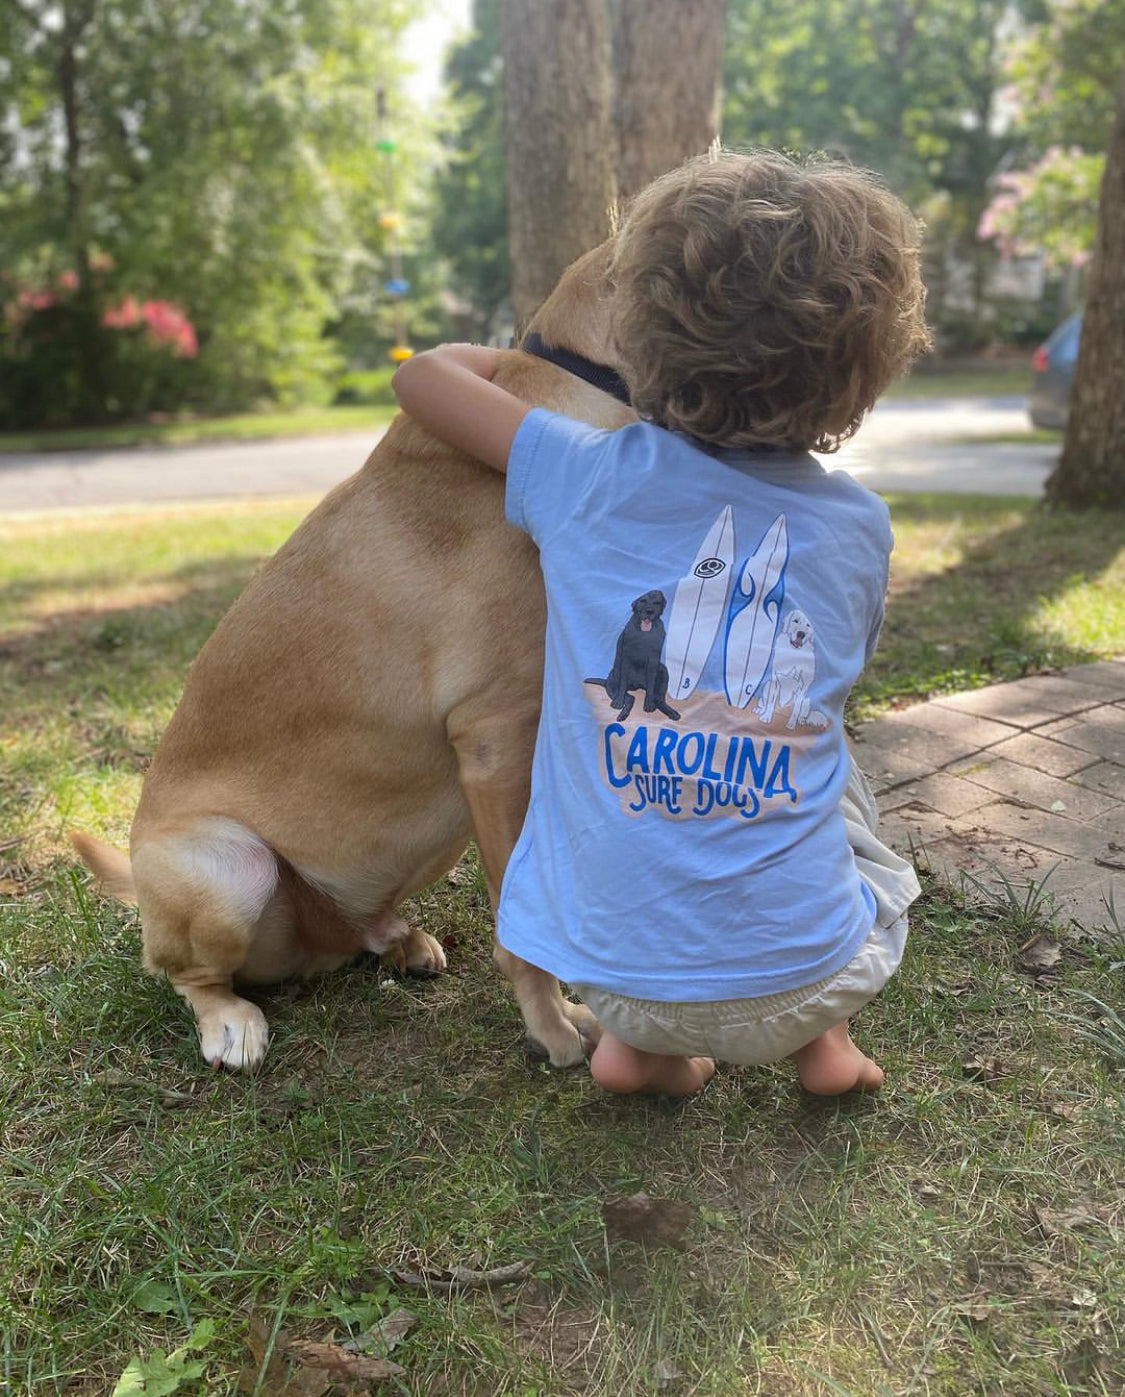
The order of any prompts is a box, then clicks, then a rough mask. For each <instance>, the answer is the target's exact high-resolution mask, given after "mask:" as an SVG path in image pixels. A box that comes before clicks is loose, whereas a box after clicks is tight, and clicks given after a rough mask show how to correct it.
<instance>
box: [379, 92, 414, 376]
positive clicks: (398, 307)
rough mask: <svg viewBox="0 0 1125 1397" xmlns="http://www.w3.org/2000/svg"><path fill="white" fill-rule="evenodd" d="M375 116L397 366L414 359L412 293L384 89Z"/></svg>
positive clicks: (381, 222)
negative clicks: (406, 273) (408, 329)
mask: <svg viewBox="0 0 1125 1397" xmlns="http://www.w3.org/2000/svg"><path fill="white" fill-rule="evenodd" d="M375 115H376V138H375V150H376V151H377V153H378V155H379V157H380V161H381V164H382V167H383V199H384V204H385V207H384V209H383V212H382V213H381V214H380V215H379V227H380V228H381V229H382V230H383V232H384V233H386V235H387V239H386V249H387V261H388V263H389V266H390V273H391V274H390V276H389V277H388V278H387V280H386V281H384V283H383V291H384V292H385V293H386V295H387V296H388V297H389V298H390V301H391V309H392V313H393V323H394V340H395V342H394V344H393V345H392V346H391V348H390V351H389V353H390V357H391V359H392V360H393V361H394V362H395V363H396V364H401V363H403V362H404V360H406V359H409V358H411V356H412V355H413V353H414V351H413V349H411V348H410V346H409V345H408V344H407V342H406V321H407V313H406V298H407V296H408V295H409V294H410V282H409V281H407V279H406V278H405V277H404V276H403V274H402V239H401V233H402V215H401V214H399V213H398V212H397V210H396V209H395V151H396V145H395V142H394V140H393V139H392V138H391V137H390V136H388V135H387V132H386V123H387V94H386V92H385V90H384V89H383V88H382V87H377V88H376V89H375Z"/></svg>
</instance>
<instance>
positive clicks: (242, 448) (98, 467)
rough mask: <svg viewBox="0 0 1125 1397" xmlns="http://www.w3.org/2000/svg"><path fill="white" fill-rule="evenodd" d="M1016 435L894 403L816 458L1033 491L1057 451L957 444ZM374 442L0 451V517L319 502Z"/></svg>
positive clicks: (953, 412)
mask: <svg viewBox="0 0 1125 1397" xmlns="http://www.w3.org/2000/svg"><path fill="white" fill-rule="evenodd" d="M1027 428H1028V421H1027V411H1026V407H1025V404H1024V400H1023V399H1022V398H941V399H928V400H925V401H923V400H921V399H917V400H909V399H902V400H900V401H892V402H889V403H885V404H882V405H880V406H879V407H878V408H876V410H875V411H874V412H873V413H872V415H871V418H870V420H869V421H868V422H867V423H865V424H864V427H863V429H862V431H861V432H860V433H859V436H858V437H857V438H856V440H855V441H852V442H849V443H847V445H846V446H845V447H844V448H843V449H842V450H841V451H840V452H839V453H838V454H837V455H836V456H834V457H827V458H825V460H826V464H828V465H829V466H830V467H841V468H843V469H844V470H847V471H850V472H851V474H853V475H854V476H855V477H856V478H857V479H858V480H861V481H862V482H863V484H864V485H866V486H868V487H869V488H870V489H872V490H879V491H892V490H910V491H922V490H948V491H955V492H965V493H969V494H998V495H1038V494H1039V493H1040V492H1041V491H1042V488H1043V482H1044V480H1046V478H1047V475H1048V474H1049V473H1050V470H1051V467H1052V466H1053V465H1054V461H1055V458H1056V456H1057V455H1058V448H1057V446H1050V445H1046V446H1045V445H1042V444H1039V443H1025V444H1018V443H1004V444H998V443H988V444H983V443H982V444H977V445H965V444H958V440H957V439H958V438H965V437H989V436H996V435H1000V434H1010V433H1019V432H1024V431H1026V430H1027ZM381 435H382V429H379V428H375V429H373V430H372V431H370V432H364V433H349V434H347V435H341V436H331V437H315V438H313V437H306V438H301V439H297V440H293V439H290V440H280V441H261V442H252V443H249V444H245V443H239V444H236V445H221V444H218V445H205V446H168V447H137V448H134V449H132V450H120V451H71V452H44V453H26V454H21V455H15V454H12V455H3V454H0V514H12V513H38V512H40V511H43V510H57V509H89V508H92V507H102V508H106V507H114V506H119V505H131V504H165V503H171V502H174V501H187V500H217V499H246V498H252V497H258V496H269V495H321V494H324V493H325V492H326V491H327V490H329V489H331V487H332V486H333V485H335V484H337V483H338V482H339V481H341V480H343V479H344V478H345V477H346V476H349V475H351V474H352V472H353V471H356V470H358V469H359V467H360V466H361V465H362V464H363V462H364V461H365V460H366V459H367V456H368V453H369V452H370V451H371V448H372V447H373V446H374V445H375V443H376V442H377V441H378V440H379V438H380V436H381Z"/></svg>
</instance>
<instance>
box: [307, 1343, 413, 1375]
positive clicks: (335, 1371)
mask: <svg viewBox="0 0 1125 1397" xmlns="http://www.w3.org/2000/svg"><path fill="white" fill-rule="evenodd" d="M287 1352H289V1353H291V1354H292V1355H293V1357H294V1358H295V1359H296V1360H297V1362H298V1363H300V1364H302V1365H303V1366H304V1367H306V1368H313V1369H319V1370H321V1371H322V1372H324V1373H327V1374H328V1376H329V1378H330V1379H331V1380H332V1382H334V1383H341V1382H344V1383H352V1384H354V1383H367V1382H379V1381H380V1380H381V1379H383V1378H401V1377H404V1376H405V1374H406V1369H405V1368H401V1367H399V1365H398V1364H397V1363H392V1362H391V1360H390V1359H389V1358H371V1357H369V1356H368V1355H367V1354H365V1353H349V1352H348V1351H347V1350H346V1349H343V1348H341V1347H340V1345H339V1344H318V1343H314V1342H313V1341H312V1340H311V1339H291V1340H290V1341H289V1347H288V1350H287Z"/></svg>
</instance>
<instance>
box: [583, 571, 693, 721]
mask: <svg viewBox="0 0 1125 1397" xmlns="http://www.w3.org/2000/svg"><path fill="white" fill-rule="evenodd" d="M666 605H667V602H666V601H665V599H664V593H663V592H646V593H645V594H644V596H643V597H638V598H637V600H636V601H635V602H634V603H633V614H632V616H630V617H629V620H628V621H627V622H626V624H625V629H624V630H623V631H622V632H621V634H620V636H618V638H617V654H616V655H615V656H614V658H613V668H612V669H611V670H610V672H609V676H608V678H606V679H587V680H586V683H587V684H601V685H602V686H603V687H604V689H605V691H606V693H607V694H608V695H609V701H610V703H612V704H613V706H614V708H616V709H618V714H617V717H618V719H619V720H621V719H625V718H627V717H628V716H629V714H630V713H631V712H632V711H633V695H632V694H631V693H630V692H629V691H630V689H643V690H644V695H645V712H646V713H653V712H655V711H656V710H658V709H659V711H660V712H661V713H666V714H667V715H668V717H669V718H671V719H672V720H673V721H676V720H678V719H679V716H680V715H679V714H678V713H677V712H676V710H675V709H674V708H669V706H668V703H667V699H668V668H667V666H666V665H663V664H662V663H661V661H660V655H661V652H662V651H663V649H664V623H663V622H662V621H661V619H660V617H661V614H662V613H663V611H664V608H665V606H666Z"/></svg>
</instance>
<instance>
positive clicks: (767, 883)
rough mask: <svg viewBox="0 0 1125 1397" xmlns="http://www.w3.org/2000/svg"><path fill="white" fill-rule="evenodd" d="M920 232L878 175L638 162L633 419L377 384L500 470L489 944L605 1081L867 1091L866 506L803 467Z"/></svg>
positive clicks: (780, 164)
mask: <svg viewBox="0 0 1125 1397" xmlns="http://www.w3.org/2000/svg"><path fill="white" fill-rule="evenodd" d="M918 244H919V230H918V226H917V224H916V222H915V220H914V219H913V218H912V216H911V215H910V213H909V212H908V211H907V210H906V208H905V207H903V205H902V204H900V203H899V201H898V200H897V199H895V198H894V197H893V196H892V195H891V194H889V193H888V192H887V191H886V190H885V189H884V188H883V187H882V186H881V185H880V184H879V183H878V181H877V180H876V179H875V178H874V177H873V176H872V175H870V174H868V173H866V172H864V171H861V170H856V169H853V168H851V167H850V166H846V165H842V164H839V163H830V162H824V163H815V164H808V165H802V164H798V163H796V162H794V161H792V160H790V159H788V158H786V157H784V156H781V155H778V154H774V153H772V152H768V151H756V152H752V153H749V154H733V153H720V154H718V155H712V156H709V157H706V158H702V159H700V160H697V161H693V162H691V163H690V164H688V165H686V166H684V167H682V168H681V169H678V170H675V171H673V172H672V173H670V174H668V175H665V176H663V177H662V178H661V179H658V180H657V181H656V182H655V183H654V184H652V185H650V186H649V187H648V188H647V189H645V190H644V191H642V193H641V194H640V195H639V196H638V197H637V199H636V200H635V202H634V203H633V205H632V206H631V208H630V210H629V211H628V214H627V217H626V219H625V221H624V223H623V225H622V227H621V229H620V231H619V233H618V235H617V238H616V240H615V251H614V258H613V267H612V282H613V293H612V295H613V302H612V310H613V315H614V324H615V330H616V338H617V347H618V351H619V356H620V361H621V366H622V371H623V375H624V377H625V380H626V382H627V383H628V385H629V388H630V391H631V394H632V401H633V405H634V407H635V408H636V410H637V412H638V413H639V414H640V416H641V418H642V419H643V420H642V421H641V422H639V423H638V424H636V425H634V426H629V427H625V428H622V429H621V430H619V431H616V432H606V431H599V430H595V429H594V428H592V427H589V426H587V425H585V424H583V423H580V422H575V421H571V420H569V419H567V418H565V417H560V416H557V415H555V414H552V413H548V412H545V411H543V410H540V409H532V410H529V409H528V408H527V406H526V405H525V404H524V403H523V402H521V401H519V400H518V399H517V398H515V397H513V396H511V395H510V394H508V393H507V392H505V391H504V390H503V389H501V388H500V387H499V386H498V385H496V384H495V383H493V382H491V379H492V377H493V375H494V373H495V372H496V368H497V365H498V362H499V355H498V353H497V352H496V351H493V350H489V349H485V348H481V347H479V346H472V345H446V346H442V347H441V348H440V349H436V350H433V351H430V352H429V353H426V354H421V355H419V356H418V357H416V358H414V359H412V360H410V361H409V362H408V363H406V364H404V365H403V366H402V367H401V368H400V369H399V370H398V372H397V374H396V375H395V380H394V386H395V391H396V393H397V394H398V398H399V402H400V404H401V406H402V407H403V408H404V410H405V411H406V412H408V413H409V414H410V415H411V416H412V417H414V418H415V419H416V420H417V421H418V422H419V423H421V425H423V426H424V427H426V428H427V429H428V430H429V431H431V432H432V433H434V434H435V435H436V436H438V437H440V438H442V439H443V440H444V441H446V442H448V443H449V444H451V445H453V446H456V447H459V448H460V449H462V450H464V451H466V452H468V453H470V454H471V455H473V456H476V457H478V458H479V459H480V460H481V461H484V462H486V463H487V464H488V465H490V466H493V467H495V468H496V469H497V470H500V471H504V470H506V471H507V483H506V511H507V517H508V518H509V520H510V521H511V522H512V523H514V524H516V525H518V526H519V527H520V528H522V529H525V530H526V531H527V532H528V533H529V534H530V535H531V537H532V538H533V539H534V541H535V543H536V544H537V545H538V547H539V550H540V558H541V563H542V568H543V576H544V580H545V583H546V590H547V603H548V623H547V658H546V671H545V678H544V695H543V710H542V718H541V721H540V728H539V735H538V740H537V743H536V748H535V758H534V763H533V768H532V783H531V803H530V807H529V810H528V815H527V820H526V823H525V825H524V828H523V832H522V834H521V836H520V839H519V842H518V844H517V846H516V849H515V851H514V852H513V854H512V858H511V861H510V863H509V866H508V870H507V874H506V876H505V880H504V887H503V891H502V895H501V899H500V908H499V917H498V933H497V934H498V936H499V939H500V941H501V943H502V944H503V945H504V946H505V947H507V949H508V950H510V951H512V952H514V953H515V954H516V955H519V956H521V957H523V958H524V959H525V960H527V961H530V962H531V963H532V964H534V965H538V966H540V967H542V968H543V969H545V970H548V971H550V972H551V973H553V974H555V975H557V976H558V977H559V978H560V979H562V980H565V981H567V982H568V983H569V984H570V985H571V986H572V987H573V988H574V990H575V992H576V993H577V994H578V995H579V996H580V997H581V998H582V999H583V1001H584V1002H585V1003H586V1004H588V1005H589V1007H590V1008H591V1010H592V1011H593V1012H594V1014H595V1016H596V1017H597V1019H598V1021H599V1023H600V1024H601V1026H602V1028H603V1036H602V1038H601V1040H600V1042H599V1043H598V1046H597V1048H596V1049H595V1051H594V1054H593V1057H592V1059H591V1064H590V1065H591V1071H592V1073H593V1076H594V1078H595V1080H597V1081H598V1082H599V1083H601V1084H602V1085H603V1086H604V1087H606V1088H608V1089H609V1090H611V1091H617V1092H635V1091H643V1092H653V1091H663V1092H668V1093H672V1094H675V1095H689V1094H691V1093H692V1092H695V1091H698V1090H699V1089H700V1088H701V1087H702V1086H703V1085H704V1084H705V1083H706V1082H707V1081H708V1079H709V1078H710V1077H711V1075H712V1074H713V1072H714V1070H715V1067H714V1061H713V1059H716V1058H718V1059H720V1060H723V1061H727V1062H732V1063H740V1064H751V1063H765V1062H774V1061H778V1060H780V1059H781V1058H783V1057H787V1056H788V1057H793V1058H795V1059H796V1062H797V1066H798V1070H799V1072H800V1076H801V1080H802V1082H803V1084H804V1085H805V1087H806V1088H807V1089H808V1090H810V1091H813V1092H818V1093H822V1094H834V1093H839V1092H844V1091H848V1090H851V1089H853V1088H856V1087H861V1088H876V1087H878V1086H879V1085H880V1084H881V1082H882V1080H883V1073H882V1070H881V1069H880V1068H879V1067H878V1066H877V1065H876V1064H875V1063H874V1062H873V1061H872V1060H871V1059H870V1058H868V1057H866V1056H865V1055H864V1054H863V1053H862V1052H861V1051H860V1050H859V1048H857V1047H856V1046H855V1044H854V1043H853V1042H852V1041H851V1038H850V1036H849V1031H848V1019H849V1017H850V1016H851V1015H852V1014H853V1013H855V1012H856V1010H858V1009H859V1008H860V1007H861V1006H862V1005H863V1004H865V1003H866V1002H868V1001H869V1000H870V999H872V998H874V996H875V995H876V994H877V993H878V992H879V990H880V989H881V988H882V987H883V985H884V984H885V983H886V982H887V980H888V979H889V978H890V977H891V975H892V974H893V973H894V971H895V970H896V968H897V966H898V964H899V961H900V959H901V957H902V952H903V945H904V942H905V938H906V916H905V911H906V908H907V907H908V906H909V904H910V902H911V901H913V899H914V897H916V896H917V893H918V885H917V881H916V879H915V878H914V875H913V871H912V870H911V869H910V867H909V865H907V864H906V863H905V862H904V861H903V860H901V859H899V858H898V857H897V856H896V855H894V854H893V853H891V851H890V850H888V849H885V848H884V847H883V846H882V845H880V844H879V842H878V840H877V839H876V838H875V833H874V830H875V819H876V816H875V807H874V802H873V801H872V799H871V796H870V792H869V791H868V790H867V789H866V786H865V785H864V783H863V780H862V777H861V776H860V775H859V773H858V770H857V769H856V768H855V767H854V763H852V762H851V759H850V757H849V754H848V750H847V746H846V741H845V735H844V726H843V709H844V701H845V699H846V698H847V695H848V691H849V690H850V688H851V687H852V685H853V684H854V683H855V681H856V679H857V678H858V676H859V674H860V672H861V670H862V668H863V665H864V663H865V660H866V659H868V658H870V655H871V653H872V651H873V649H874V646H875V641H876V637H877V635H878V632H879V627H880V623H881V620H882V614H883V595H884V591H885V588H886V582H887V562H888V556H889V554H890V550H891V544H892V539H891V531H890V527H889V523H888V515H887V509H886V506H885V505H884V504H883V502H882V500H880V499H879V498H878V497H877V496H875V495H873V494H871V493H869V492H868V491H867V490H865V489H863V488H862V487H861V486H860V485H858V484H856V483H855V482H854V481H853V480H852V479H851V478H850V477H849V476H848V475H846V474H844V473H843V472H829V471H826V470H825V468H824V467H823V466H822V465H821V464H820V463H819V462H818V461H817V460H816V459H815V458H814V457H813V456H811V455H810V454H809V452H810V450H816V451H821V452H824V451H832V450H834V449H835V448H836V447H837V446H838V445H839V443H840V442H841V441H843V440H844V439H845V438H847V437H850V436H851V435H852V434H853V432H855V430H856V428H857V427H858V426H859V424H860V422H861V420H862V419H863V416H864V414H865V413H866V412H867V411H868V409H870V407H871V406H872V404H873V403H874V402H875V400H876V398H877V397H878V396H879V394H880V393H881V392H882V391H883V389H884V388H886V386H887V385H888V384H889V383H890V382H891V380H892V379H893V378H895V377H896V376H897V375H898V374H900V373H901V372H902V371H903V370H904V369H905V368H906V367H907V366H908V364H909V363H910V362H911V360H912V359H913V358H914V356H915V355H916V354H917V353H918V352H919V351H920V350H921V349H922V348H923V347H924V346H925V345H926V343H927V335H926V330H925V326H924V323H923V318H922V308H923V302H924V291H923V288H922V284H921V280H920V277H919V272H918V261H919V252H918Z"/></svg>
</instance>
